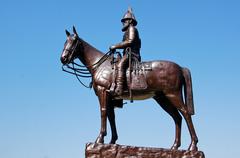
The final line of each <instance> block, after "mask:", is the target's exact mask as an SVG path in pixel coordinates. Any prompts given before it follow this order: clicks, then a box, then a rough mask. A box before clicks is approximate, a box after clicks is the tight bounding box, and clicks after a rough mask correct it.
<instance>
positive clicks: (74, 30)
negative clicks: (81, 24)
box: [73, 26, 78, 35]
mask: <svg viewBox="0 0 240 158" xmlns="http://www.w3.org/2000/svg"><path fill="white" fill-rule="evenodd" d="M73 33H74V34H75V35H78V33H77V31H76V28H75V27H74V26H73Z"/></svg>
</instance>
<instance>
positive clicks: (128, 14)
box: [121, 7, 137, 26]
mask: <svg viewBox="0 0 240 158" xmlns="http://www.w3.org/2000/svg"><path fill="white" fill-rule="evenodd" d="M125 20H132V23H133V25H134V26H136V25H137V20H136V18H135V16H134V14H133V11H132V8H131V7H129V8H128V10H127V12H126V13H125V14H124V16H123V18H122V19H121V22H124V21H125Z"/></svg>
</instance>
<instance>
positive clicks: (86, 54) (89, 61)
mask: <svg viewBox="0 0 240 158" xmlns="http://www.w3.org/2000/svg"><path fill="white" fill-rule="evenodd" d="M80 41H81V42H82V44H83V50H82V55H81V57H80V60H81V61H82V63H83V64H84V65H86V66H87V67H88V70H89V71H90V72H91V73H92V68H93V67H92V65H94V64H95V63H97V62H98V61H99V60H100V59H101V58H102V57H103V55H104V54H103V53H102V52H101V51H99V50H97V49H96V48H94V47H93V46H91V45H90V44H88V43H87V42H86V41H84V40H82V39H80Z"/></svg>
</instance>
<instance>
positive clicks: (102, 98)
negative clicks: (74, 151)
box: [95, 87, 108, 143]
mask: <svg viewBox="0 0 240 158" xmlns="http://www.w3.org/2000/svg"><path fill="white" fill-rule="evenodd" d="M97 95H98V99H99V103H100V112H101V129H100V133H99V135H98V137H97V139H96V141H95V143H104V136H106V135H107V104H108V96H107V92H106V90H105V88H103V87H99V88H98V90H97Z"/></svg>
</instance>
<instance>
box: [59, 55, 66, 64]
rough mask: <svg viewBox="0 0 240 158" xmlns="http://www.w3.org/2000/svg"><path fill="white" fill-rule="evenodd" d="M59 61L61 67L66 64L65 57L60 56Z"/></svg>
mask: <svg viewBox="0 0 240 158" xmlns="http://www.w3.org/2000/svg"><path fill="white" fill-rule="evenodd" d="M60 60H61V62H62V64H63V65H65V64H67V58H66V57H64V56H62V57H61V58H60Z"/></svg>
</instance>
